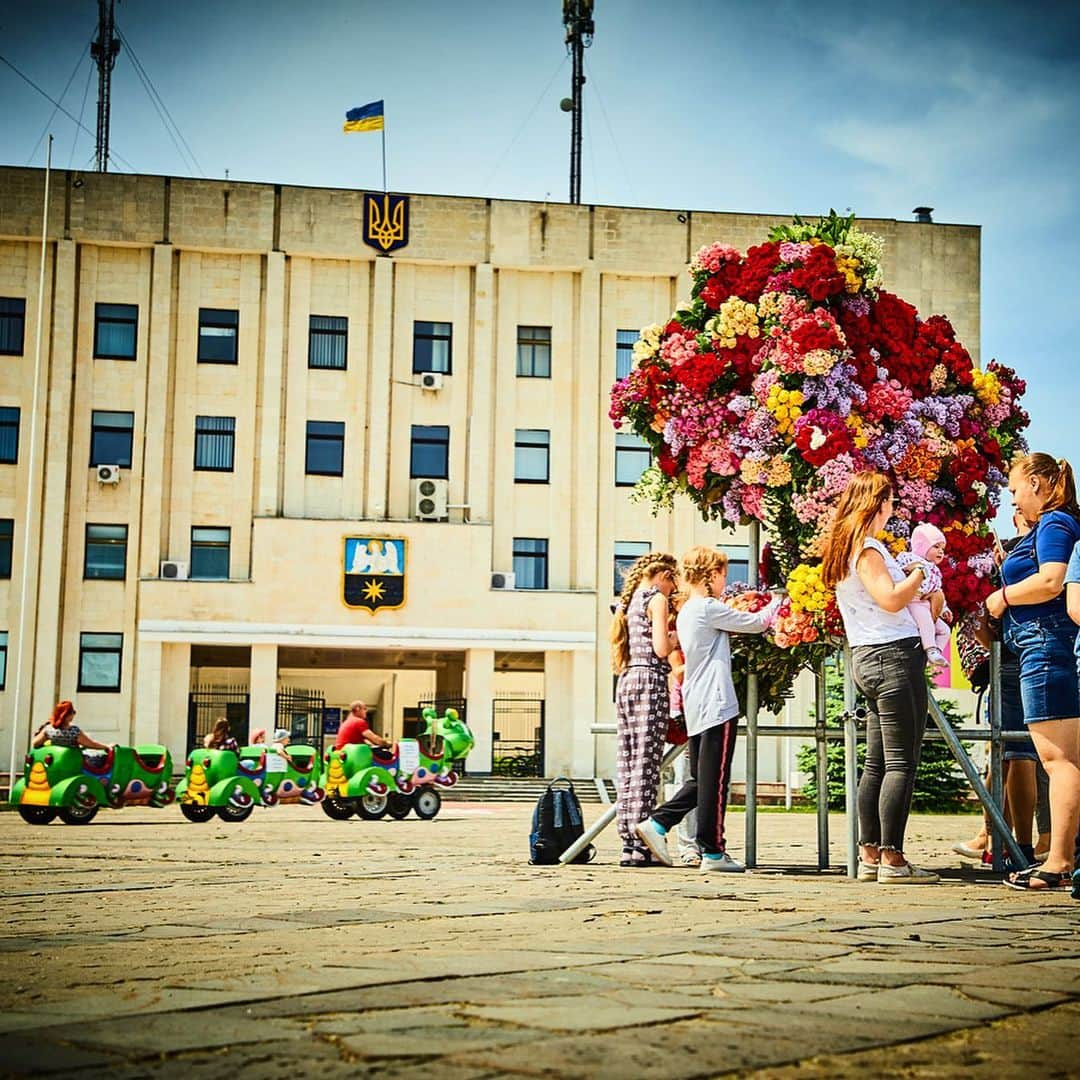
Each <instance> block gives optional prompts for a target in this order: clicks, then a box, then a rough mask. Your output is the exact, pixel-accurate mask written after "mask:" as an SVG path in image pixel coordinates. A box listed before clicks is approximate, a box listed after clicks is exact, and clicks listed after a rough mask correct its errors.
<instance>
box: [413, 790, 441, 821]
mask: <svg viewBox="0 0 1080 1080" xmlns="http://www.w3.org/2000/svg"><path fill="white" fill-rule="evenodd" d="M441 806H442V796H441V795H440V794H439V793H438V792H437V791H436V790H435V789H434V788H429V787H427V788H422V789H421V790H420V791H418V792H417V793H416V794H415V795H414V796H413V809H414V810H415V811H416V816H417V817H418V818H423V819H424V821H430V820H431V819H432V818H433V817H434V816H435V815H436V814H437V813H438V812H439V807H441Z"/></svg>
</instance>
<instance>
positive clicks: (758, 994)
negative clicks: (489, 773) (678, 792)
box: [0, 803, 1080, 1080]
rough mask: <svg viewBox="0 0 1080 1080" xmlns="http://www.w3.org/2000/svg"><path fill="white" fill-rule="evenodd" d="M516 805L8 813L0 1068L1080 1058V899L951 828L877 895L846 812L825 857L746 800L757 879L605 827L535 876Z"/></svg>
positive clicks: (264, 1069)
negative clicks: (55, 817)
mask: <svg viewBox="0 0 1080 1080" xmlns="http://www.w3.org/2000/svg"><path fill="white" fill-rule="evenodd" d="M599 812H600V808H599V807H588V808H587V810H586V813H587V816H591V815H595V814H598V813H599ZM530 816H531V807H528V806H522V805H515V804H511V803H491V804H468V803H447V804H446V805H444V807H443V809H442V811H441V813H440V814H439V816H438V817H437V818H436V819H435V820H434V821H429V822H425V821H420V820H418V819H415V818H409V819H406V820H405V821H392V820H389V819H386V820H382V821H374V822H370V821H359V820H356V819H353V820H349V821H343V822H341V821H331V820H329V819H328V818H326V817H325V816H324V815H323V814H322V813H321V811H320V810H319V809H318V808H317V807H310V808H309V807H279V808H275V809H272V810H266V811H261V812H256V814H255V815H254V816H253V817H251V818H250V819H249V820H248V821H246V822H244V823H242V824H238V825H237V824H233V825H225V824H223V823H221V822H219V821H212V822H209V823H206V824H203V825H194V824H189V823H187V822H185V821H184V820H183V819H182V818H181V817H180V815H179V813H178V812H176V810H175V808H166V809H165V810H160V811H153V810H126V811H123V812H119V813H110V812H107V811H106V812H103V813H101V814H100V815H99V816H98V818H97V820H96V821H94V822H93V823H92V824H91V825H89V826H86V827H81V828H80V827H71V826H63V825H59V824H54V825H50V826H47V827H37V828H34V827H30V826H27V825H25V824H24V823H23V822H22V821H21V820H20V819H19V818H18V816H17V815H15V814H13V813H3V814H0V866H2V873H3V876H2V881H3V886H2V889H3V906H4V923H3V926H2V928H0V1073H2V1074H3V1075H10V1076H17V1075H30V1074H41V1075H49V1076H87V1077H89V1076H98V1075H103V1074H107V1075H109V1076H116V1077H127V1078H135V1077H181V1076H182V1077H184V1078H185V1080H197V1078H199V1077H203V1076H206V1077H211V1076H213V1077H215V1078H217V1077H220V1076H221V1075H222V1074H223V1073H225V1074H233V1075H236V1076H238V1077H279V1076H280V1077H290V1078H296V1077H303V1076H308V1075H311V1076H319V1077H320V1078H333V1077H338V1076H341V1077H346V1076H349V1077H356V1076H360V1077H367V1076H370V1077H379V1078H401V1080H405V1078H412V1077H421V1076H423V1077H427V1076H430V1075H431V1074H432V1073H437V1075H438V1076H439V1077H440V1078H449V1080H481V1078H493V1077H501V1076H509V1077H514V1076H521V1077H526V1076H529V1077H533V1076H566V1077H583V1078H585V1077H588V1078H597V1077H600V1078H603V1077H618V1078H620V1080H625V1078H636V1077H642V1078H648V1077H656V1078H668V1077H670V1078H682V1077H709V1076H720V1075H728V1074H732V1075H755V1076H775V1077H784V1078H786V1077H789V1076H790V1077H793V1078H794V1077H796V1076H798V1077H803V1076H809V1077H825V1076H829V1077H833V1076H841V1077H844V1076H851V1077H855V1076H859V1077H866V1076H905V1077H923V1076H925V1077H930V1076H933V1077H943V1076H945V1077H948V1076H957V1077H959V1076H970V1075H975V1076H987V1077H991V1076H992V1077H993V1080H1003V1078H1006V1077H1010V1076H1019V1075H1025V1074H1028V1073H1031V1072H1033V1071H1034V1072H1038V1073H1040V1074H1042V1075H1046V1076H1062V1077H1064V1076H1075V1075H1078V1074H1080V1067H1078V1066H1077V1065H1076V1062H1078V1061H1080V1024H1078V1023H1077V1021H1078V1020H1080V903H1077V902H1076V901H1073V900H1071V899H1070V898H1069V896H1068V895H1067V894H1057V895H1053V896H1047V895H1041V896H1035V895H1027V894H1021V893H1016V892H1013V891H1011V890H1008V889H1006V888H1005V887H1004V886H1002V885H1001V884H1000V883H999V882H998V881H997V880H996V879H995V878H994V876H993V875H992V874H991V873H990V872H988V871H984V870H982V869H980V868H975V867H973V866H971V865H970V864H968V863H965V862H964V861H963V860H961V859H960V858H959V857H958V856H956V855H953V854H952V853H951V852H950V851H949V847H950V845H951V844H952V843H953V842H955V840H956V838H957V837H960V836H963V835H966V834H967V833H968V832H970V831H971V828H970V827H971V820H970V819H968V818H955V817H930V816H921V817H920V816H917V817H915V818H914V819H913V820H912V825H911V833H910V842H909V845H908V846H909V851H910V854H911V856H912V858H913V859H914V860H915V861H916V862H919V863H920V864H921V865H926V866H928V867H931V868H933V869H935V870H938V871H939V872H940V873H941V874H942V876H943V879H944V880H943V883H942V884H941V885H939V886H925V887H908V888H889V889H879V888H878V887H877V886H876V885H875V884H858V883H855V882H851V881H848V880H847V878H846V877H845V875H844V873H843V869H842V865H843V862H844V854H845V853H844V848H843V838H844V835H845V832H844V822H843V819H842V818H841V817H835V818H834V819H832V820H831V822H830V829H831V837H832V849H831V856H832V862H833V866H832V868H831V869H830V870H829V871H826V872H824V873H819V872H818V871H817V870H816V869H814V868H811V867H808V866H807V865H806V860H807V857H808V853H810V852H813V851H814V850H815V836H816V822H815V819H814V816H813V815H811V814H805V813H764V814H762V815H761V816H760V818H759V823H758V830H759V859H760V861H761V863H762V866H761V867H760V869H759V870H757V871H754V872H750V873H747V874H745V875H740V876H732V875H722V876H721V880H715V879H714V878H713V877H704V876H702V875H701V874H700V873H698V872H697V871H695V870H692V869H688V868H684V867H678V868H671V869H663V868H654V869H648V870H625V869H621V868H620V867H619V866H618V852H619V845H618V842H617V838H616V836H615V833H614V829H613V828H611V829H609V830H608V831H607V832H605V833H604V834H602V835H601V837H600V838H599V841H598V848H599V853H598V856H597V859H596V861H595V862H593V863H591V864H589V865H587V866H571V867H565V868H561V867H531V866H529V865H528V863H527V853H528V844H527V835H528V830H529V819H530ZM731 826H732V827H731V830H730V831H731V834H732V836H733V837H734V842H733V845H732V846H733V851H734V853H735V854H736V856H738V855H739V853H740V841H741V837H742V826H743V818H742V816H741V814H733V815H732V822H731Z"/></svg>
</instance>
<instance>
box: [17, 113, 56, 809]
mask: <svg viewBox="0 0 1080 1080" xmlns="http://www.w3.org/2000/svg"><path fill="white" fill-rule="evenodd" d="M52 146H53V137H52V135H51V134H50V135H49V149H48V151H47V153H46V156H45V197H44V208H43V209H42V212H41V262H40V265H39V268H38V298H37V326H36V327H35V328H34V392H33V397H32V398H31V401H32V402H33V407H32V408H31V411H30V452H29V453H28V454H27V462H26V527H25V529H24V530H23V534H22V537H21V540H22V548H23V551H22V574H21V577H22V582H21V585H20V589H19V628H18V630H17V631H16V633H17V634H18V643H17V645H16V649H15V697H14V700H13V701H12V708H11V759H10V761H9V763H8V792H9V793H10V792H11V791H13V790H14V788H15V755H16V751H17V748H18V736H19V726H20V725H19V720H20V717H19V710H20V709H21V708H22V695H23V687H24V685H27V686H30V688H31V689H30V694H31V697H30V708H28V709H27V714H28V716H27V719H28V721H29V726H30V727H31V728H33V684H32V680H31V679H30V678H28V677H27V675H28V673H27V672H26V671H25V668H26V666H27V665H26V660H27V658H28V657H29V656H30V650H29V649H28V648H27V644H26V638H27V636H28V630H27V627H28V624H29V619H28V617H27V607H28V605H29V602H30V600H29V597H30V573H31V566H30V555H31V552H32V551H33V545H31V543H30V533H31V530H32V529H33V521H34V515H35V507H36V505H37V486H38V485H37V468H38V463H37V443H38V417H39V416H40V415H41V413H42V408H41V327H42V324H43V323H44V322H45V254H46V251H47V248H48V240H49V180H50V178H51V174H52Z"/></svg>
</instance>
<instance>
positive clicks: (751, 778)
mask: <svg viewBox="0 0 1080 1080" xmlns="http://www.w3.org/2000/svg"><path fill="white" fill-rule="evenodd" d="M748 561H749V563H750V565H749V567H748V570H749V573H748V575H747V576H748V577H749V579H750V584H751V585H757V583H758V564H759V563H760V562H761V526H760V525H758V523H757V522H756V521H752V522H751V523H750V551H749V559H748ZM757 776H758V680H757V674H756V672H753V671H751V672H750V673H749V674H748V675H747V678H746V800H745V801H746V823H745V827H746V833H745V839H744V842H743V848H744V856H745V859H746V866H747V868H748V869H753V868H754V867H755V866H757Z"/></svg>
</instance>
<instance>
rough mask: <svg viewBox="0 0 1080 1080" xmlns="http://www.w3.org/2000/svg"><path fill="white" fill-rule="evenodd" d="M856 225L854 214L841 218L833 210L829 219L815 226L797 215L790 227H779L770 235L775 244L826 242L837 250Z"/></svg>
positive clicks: (820, 221) (818, 222) (820, 219)
mask: <svg viewBox="0 0 1080 1080" xmlns="http://www.w3.org/2000/svg"><path fill="white" fill-rule="evenodd" d="M854 224H855V215H854V214H850V215H848V216H847V217H841V216H840V215H839V214H838V213H837V212H836V211H835V210H831V209H830V210H829V216H828V217H827V218H826V217H823V218H819V219H818V220H817V221H816V222H815V223H814V224H810V222H808V221H803V219H802V218H801V217H799V215H798V214H796V215H795V216H794V217H793V218H792V220H791V224H790V225H777V226H776V228H774V229H773V230H772V231H771V232H770V233H769V239H770V240H772V241H774V242H775V241H777V240H779V241H781V242H783V241H785V240H791V241H794V242H795V243H803V242H805V241H807V240H824V241H825V243H826V244H828V245H829V246H830V247H833V248H835V247H837V246H838V245H840V244H843V243H844V242H845V241H846V240H847V238H848V233H849V232H851V229H852V226H853V225H854Z"/></svg>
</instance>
